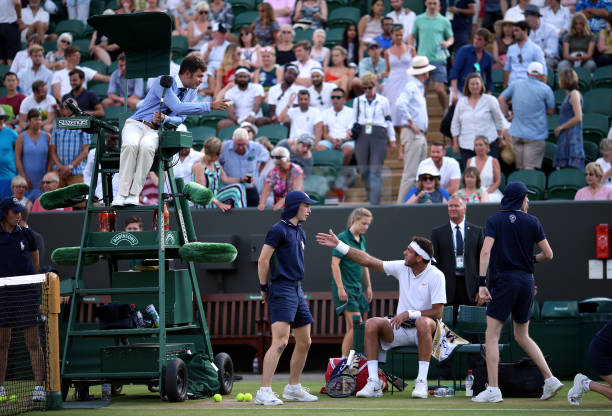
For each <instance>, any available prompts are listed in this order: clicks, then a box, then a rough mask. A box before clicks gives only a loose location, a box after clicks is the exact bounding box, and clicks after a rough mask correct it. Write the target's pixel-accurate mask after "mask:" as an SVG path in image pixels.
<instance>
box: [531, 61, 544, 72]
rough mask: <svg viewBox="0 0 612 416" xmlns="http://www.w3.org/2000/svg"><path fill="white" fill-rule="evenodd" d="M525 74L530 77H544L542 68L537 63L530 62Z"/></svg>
mask: <svg viewBox="0 0 612 416" xmlns="http://www.w3.org/2000/svg"><path fill="white" fill-rule="evenodd" d="M527 73H528V74H531V75H544V67H543V66H542V64H541V63H539V62H535V61H534V62H532V63H530V64H529V66H528V67H527Z"/></svg>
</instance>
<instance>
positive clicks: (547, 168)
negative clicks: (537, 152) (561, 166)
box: [542, 141, 557, 175]
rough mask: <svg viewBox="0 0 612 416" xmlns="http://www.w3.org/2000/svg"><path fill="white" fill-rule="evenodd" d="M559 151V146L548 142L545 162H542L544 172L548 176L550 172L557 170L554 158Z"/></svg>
mask: <svg viewBox="0 0 612 416" xmlns="http://www.w3.org/2000/svg"><path fill="white" fill-rule="evenodd" d="M556 151H557V145H556V144H554V143H552V142H549V141H547V142H546V150H545V151H544V160H543V161H542V171H543V172H544V173H545V174H546V175H548V174H550V172H552V171H553V170H555V167H554V166H553V156H554V155H555V152H556Z"/></svg>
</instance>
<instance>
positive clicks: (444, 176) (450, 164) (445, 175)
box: [416, 156, 461, 189]
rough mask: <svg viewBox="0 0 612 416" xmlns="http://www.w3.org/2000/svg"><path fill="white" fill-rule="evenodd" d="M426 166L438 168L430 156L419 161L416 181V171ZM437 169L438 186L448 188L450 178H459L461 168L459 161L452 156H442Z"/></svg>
mask: <svg viewBox="0 0 612 416" xmlns="http://www.w3.org/2000/svg"><path fill="white" fill-rule="evenodd" d="M427 166H433V167H434V168H436V169H438V167H437V166H436V164H435V163H434V161H433V160H432V158H431V157H428V158H427V159H425V160H423V161H422V162H421V163H419V168H418V169H417V176H416V180H417V181H418V180H419V174H418V172H421V170H423V169H424V168H425V167H427ZM438 171H439V172H440V187H442V188H444V189H448V186H449V185H450V181H451V180H453V179H461V168H460V167H459V162H457V161H456V160H455V159H453V158H452V157H448V156H443V157H442V167H441V168H440V169H438Z"/></svg>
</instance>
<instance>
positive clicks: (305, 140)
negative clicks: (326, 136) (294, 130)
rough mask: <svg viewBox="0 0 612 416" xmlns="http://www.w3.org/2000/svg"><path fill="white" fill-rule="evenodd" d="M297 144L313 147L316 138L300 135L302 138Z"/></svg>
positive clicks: (304, 134) (299, 138)
mask: <svg viewBox="0 0 612 416" xmlns="http://www.w3.org/2000/svg"><path fill="white" fill-rule="evenodd" d="M297 142H298V143H304V144H305V145H306V146H309V147H312V145H313V144H314V137H312V136H311V135H310V134H308V133H302V134H300V137H298V139H297Z"/></svg>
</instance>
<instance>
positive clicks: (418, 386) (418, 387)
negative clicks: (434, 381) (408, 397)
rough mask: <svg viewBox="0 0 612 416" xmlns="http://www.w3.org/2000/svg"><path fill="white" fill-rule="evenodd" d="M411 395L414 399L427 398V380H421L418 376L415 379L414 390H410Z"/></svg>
mask: <svg viewBox="0 0 612 416" xmlns="http://www.w3.org/2000/svg"><path fill="white" fill-rule="evenodd" d="M412 397H414V398H415V399H426V398H427V380H421V379H420V378H417V379H416V380H415V383H414V390H412Z"/></svg>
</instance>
